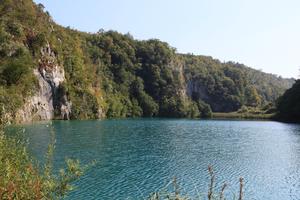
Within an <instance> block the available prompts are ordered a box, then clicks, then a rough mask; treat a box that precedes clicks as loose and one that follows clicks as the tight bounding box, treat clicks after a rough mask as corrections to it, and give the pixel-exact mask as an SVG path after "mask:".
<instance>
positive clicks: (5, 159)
mask: <svg viewBox="0 0 300 200" xmlns="http://www.w3.org/2000/svg"><path fill="white" fill-rule="evenodd" d="M53 148H54V145H53V143H52V144H50V145H49V148H48V153H47V155H46V160H47V161H46V164H45V165H44V166H43V167H39V165H38V164H37V162H35V161H34V160H33V159H32V158H31V157H30V156H29V154H28V151H27V149H26V143H25V142H23V141H21V140H18V139H16V138H13V137H8V136H5V135H4V133H3V131H1V130H0V199H16V200H18V199H61V198H62V197H64V196H65V195H66V194H67V193H68V192H69V191H71V190H72V189H73V187H72V185H71V183H72V182H73V181H74V180H76V179H78V178H79V177H80V176H81V175H82V173H83V171H84V168H82V167H80V163H79V161H77V160H75V161H74V160H67V161H66V165H67V166H66V169H62V170H60V173H59V175H55V174H53V172H52V162H51V160H52V155H53Z"/></svg>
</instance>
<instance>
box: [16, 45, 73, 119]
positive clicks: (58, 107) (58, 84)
mask: <svg viewBox="0 0 300 200" xmlns="http://www.w3.org/2000/svg"><path fill="white" fill-rule="evenodd" d="M41 55H42V57H41V59H40V60H39V67H38V69H35V70H34V74H35V76H36V77H37V79H38V83H39V90H38V91H37V92H36V94H35V95H34V96H32V97H30V98H28V99H27V100H26V103H25V104H24V106H23V107H22V108H21V109H20V110H19V111H18V112H17V113H16V121H17V122H19V123H26V122H32V121H40V120H51V119H54V118H58V119H65V120H68V119H69V118H70V113H71V107H72V103H71V102H69V101H68V99H67V95H66V92H65V91H64V88H63V86H62V83H63V82H64V81H65V72H64V69H63V67H61V66H59V65H58V64H57V59H56V55H55V53H54V52H53V51H52V50H51V48H50V45H49V44H47V45H46V47H45V48H42V49H41Z"/></svg>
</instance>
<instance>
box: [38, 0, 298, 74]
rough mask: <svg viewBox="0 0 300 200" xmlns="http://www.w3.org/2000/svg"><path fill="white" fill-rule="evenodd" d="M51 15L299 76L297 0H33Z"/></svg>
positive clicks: (61, 21)
mask: <svg viewBox="0 0 300 200" xmlns="http://www.w3.org/2000/svg"><path fill="white" fill-rule="evenodd" d="M34 1H35V2H37V3H42V4H44V5H45V7H46V10H48V11H49V12H50V14H51V15H52V17H53V18H54V20H55V21H56V22H57V23H59V24H61V25H63V26H70V27H72V28H75V29H78V30H81V31H88V32H96V31H98V30H99V29H100V28H103V29H104V30H116V31H119V32H121V33H128V32H130V33H131V34H132V35H133V36H134V37H135V38H137V39H150V38H158V39H160V40H162V41H166V42H168V43H169V44H170V45H171V46H173V47H175V48H177V51H178V52H181V53H193V54H200V55H210V56H213V57H214V58H218V59H220V60H221V61H230V60H231V61H236V62H240V63H244V64H246V65H248V66H250V67H253V68H256V69H262V70H263V71H265V72H269V73H274V74H278V75H281V76H283V77H295V78H298V77H299V76H298V75H299V69H300V0H126V1H125V0H34Z"/></svg>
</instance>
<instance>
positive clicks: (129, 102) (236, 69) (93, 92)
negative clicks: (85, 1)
mask: <svg viewBox="0 0 300 200" xmlns="http://www.w3.org/2000/svg"><path fill="white" fill-rule="evenodd" d="M100 20H101V19H100ZM0 25H1V26H0V116H1V118H7V119H9V120H11V121H13V120H15V121H17V122H30V121H35V120H49V119H94V118H104V117H152V116H160V117H192V118H194V117H209V116H210V113H211V111H213V112H231V111H236V110H238V109H240V108H241V107H242V106H252V107H260V106H264V105H267V104H269V103H274V102H275V100H276V99H277V98H278V97H279V96H280V95H282V94H283V92H284V91H285V90H286V89H288V88H290V87H291V86H292V84H293V83H294V82H295V80H294V79H284V78H281V77H277V76H275V75H272V74H267V73H264V72H261V71H258V70H254V69H251V68H249V67H246V66H244V65H242V64H239V63H234V62H226V63H222V62H220V61H219V60H216V59H213V58H211V57H207V56H195V55H190V54H178V53H176V51H175V49H174V48H172V47H170V46H169V45H168V44H167V43H165V42H161V41H159V40H156V39H151V40H147V41H139V40H135V39H134V38H133V37H132V36H131V35H129V34H126V35H123V34H120V33H118V32H115V31H107V32H105V31H99V32H98V33H95V34H90V33H84V32H80V31H76V30H72V29H70V28H65V27H62V26H60V25H57V24H56V23H55V22H54V21H53V20H52V18H51V16H50V14H49V13H48V12H45V11H44V6H43V5H41V4H39V5H36V4H35V3H33V2H32V0H2V1H1V4H0Z"/></svg>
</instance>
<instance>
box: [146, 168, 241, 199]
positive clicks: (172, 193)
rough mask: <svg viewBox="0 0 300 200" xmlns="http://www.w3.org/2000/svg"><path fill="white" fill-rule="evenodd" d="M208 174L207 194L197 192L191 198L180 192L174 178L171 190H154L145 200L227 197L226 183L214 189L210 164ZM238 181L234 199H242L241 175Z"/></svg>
mask: <svg viewBox="0 0 300 200" xmlns="http://www.w3.org/2000/svg"><path fill="white" fill-rule="evenodd" d="M208 174H209V177H210V181H209V187H208V191H207V196H205V195H203V194H204V193H201V194H200V193H199V194H198V195H197V196H198V197H197V198H193V197H189V196H188V195H182V194H180V191H179V186H178V183H177V179H176V178H174V179H173V182H172V183H173V189H172V190H169V191H166V190H165V189H164V190H161V191H158V192H154V193H152V194H151V195H150V196H149V197H148V198H146V199H147V200H226V199H228V198H226V197H225V189H226V187H227V184H226V183H224V184H223V186H222V187H221V190H220V191H216V188H215V180H216V175H215V172H214V171H213V168H212V166H208ZM239 183H240V184H239V193H238V195H236V196H234V197H233V199H234V200H235V199H237V198H236V197H238V200H243V196H244V193H243V190H244V179H243V178H242V177H241V178H240V179H239ZM166 188H167V187H166Z"/></svg>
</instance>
